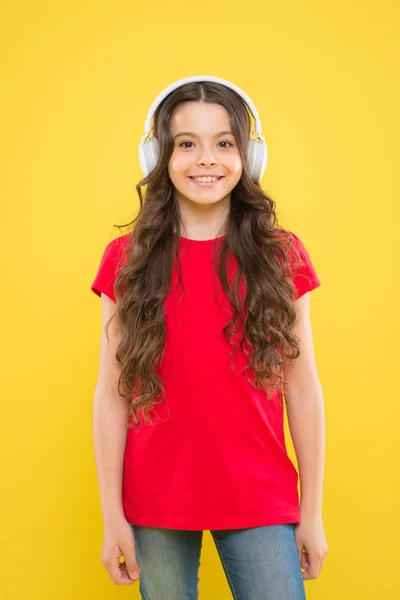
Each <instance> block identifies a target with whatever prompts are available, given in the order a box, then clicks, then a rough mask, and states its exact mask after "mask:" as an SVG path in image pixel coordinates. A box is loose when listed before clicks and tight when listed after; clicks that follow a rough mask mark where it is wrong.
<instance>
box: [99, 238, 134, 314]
mask: <svg viewBox="0 0 400 600" xmlns="http://www.w3.org/2000/svg"><path fill="white" fill-rule="evenodd" d="M126 238H127V235H124V236H120V237H118V238H115V240H112V241H111V242H110V243H109V244H108V245H107V246H106V248H105V250H104V252H103V256H102V258H101V261H100V265H99V268H98V271H97V275H96V277H95V279H94V281H93V283H92V285H91V288H90V289H91V290H92V291H93V292H94V293H95V294H97V296H101V293H102V292H103V293H104V294H106V296H108V297H109V298H111V300H114V302H116V298H115V293H114V284H115V281H116V279H117V276H118V274H119V272H120V270H121V268H122V266H123V264H124V253H123V250H124V248H125V246H126V244H125V243H124V242H125V240H126Z"/></svg>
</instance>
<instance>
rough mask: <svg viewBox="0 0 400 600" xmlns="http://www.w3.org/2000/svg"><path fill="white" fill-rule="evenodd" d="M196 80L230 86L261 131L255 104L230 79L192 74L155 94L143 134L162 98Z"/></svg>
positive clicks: (148, 130) (147, 130)
mask: <svg viewBox="0 0 400 600" xmlns="http://www.w3.org/2000/svg"><path fill="white" fill-rule="evenodd" d="M196 81H211V82H215V83H221V84H222V85H225V86H226V87H228V88H230V89H231V90H233V91H235V92H236V93H237V94H239V96H241V97H242V99H243V100H244V101H245V102H246V104H247V106H248V108H249V110H250V112H251V114H252V115H253V118H254V121H255V123H254V129H255V131H256V132H257V133H258V134H260V133H261V121H260V118H259V116H258V112H257V109H256V107H255V105H254V104H253V102H252V101H251V100H250V98H249V96H248V95H247V94H246V93H245V92H244V91H243V90H241V89H240V88H239V87H238V86H237V85H235V84H234V83H231V82H230V81H228V80H226V79H222V78H221V77H213V76H212V75H194V76H193V77H184V78H183V79H179V80H178V81H175V82H174V83H171V84H170V85H168V86H167V87H166V88H165V89H164V90H163V91H162V92H161V93H160V94H159V95H158V96H157V98H156V99H155V100H154V102H153V104H152V105H151V106H150V109H149V112H148V115H147V119H146V120H145V122H144V130H145V134H146V135H145V137H147V135H148V134H149V133H150V131H151V129H152V125H151V122H150V121H151V119H152V118H153V116H154V113H155V112H156V110H157V108H158V106H159V105H160V104H161V102H162V101H163V100H164V98H166V97H167V96H168V94H170V93H171V92H173V91H174V90H175V89H176V88H178V87H180V86H182V85H185V84H186V83H192V82H196Z"/></svg>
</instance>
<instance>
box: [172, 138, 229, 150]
mask: <svg viewBox="0 0 400 600" xmlns="http://www.w3.org/2000/svg"><path fill="white" fill-rule="evenodd" d="M219 143H220V144H229V146H233V144H232V143H231V142H228V140H224V141H222V142H219ZM184 144H192V142H182V143H181V144H179V147H183V146H184ZM229 146H223V148H229ZM185 148H186V149H188V148H187V146H185Z"/></svg>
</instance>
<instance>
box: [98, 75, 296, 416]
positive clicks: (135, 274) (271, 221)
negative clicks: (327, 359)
mask: <svg viewBox="0 0 400 600" xmlns="http://www.w3.org/2000/svg"><path fill="white" fill-rule="evenodd" d="M188 101H197V102H214V103H218V104H220V105H222V106H223V107H225V109H226V110H227V111H228V113H229V115H230V122H231V127H232V132H233V134H234V137H235V139H236V142H237V144H238V147H239V151H240V155H241V159H242V165H243V171H242V175H241V179H240V180H239V182H238V183H237V185H236V186H235V188H234V189H233V190H232V191H231V202H230V208H229V214H228V217H227V222H226V225H225V230H226V234H225V235H224V238H223V240H222V242H221V247H220V256H219V261H218V260H217V259H216V258H214V259H213V260H214V268H215V270H216V271H218V276H219V278H220V281H221V285H222V288H223V290H224V292H225V293H226V295H227V297H228V298H229V300H230V302H231V305H232V307H233V317H232V319H231V320H230V321H229V322H228V323H227V324H226V326H225V327H224V328H223V334H224V336H225V338H226V340H228V341H229V343H230V344H231V345H232V347H233V350H232V352H234V351H235V349H237V348H238V345H237V343H235V337H237V336H235V332H236V331H237V329H238V328H239V327H241V326H242V328H243V329H242V331H243V336H242V338H241V340H240V342H239V347H240V349H241V350H242V351H243V352H244V353H245V355H246V356H247V357H248V359H249V363H248V364H247V366H246V367H245V368H244V369H243V371H242V374H243V375H244V376H246V378H247V379H248V381H250V382H251V383H252V385H253V386H254V387H256V388H258V389H262V390H265V392H266V394H267V398H268V399H270V389H271V388H272V389H275V390H282V389H283V387H282V386H283V383H285V382H284V380H283V355H285V356H286V357H289V358H291V359H295V358H297V357H298V356H299V355H300V348H299V343H298V342H299V340H298V338H297V336H294V335H293V334H291V332H290V330H291V328H292V326H293V325H294V323H295V320H296V309H295V305H294V293H295V286H294V283H293V279H292V276H293V267H294V266H295V264H296V261H297V259H298V258H299V254H298V251H297V249H296V247H295V246H294V244H293V236H292V234H291V233H290V232H289V231H288V230H286V229H284V228H282V227H279V226H278V219H277V215H276V213H275V201H274V200H273V199H272V198H271V197H270V196H269V195H268V194H267V193H265V192H264V191H263V190H262V188H261V186H260V184H259V183H255V182H254V181H252V180H251V179H250V176H249V170H248V164H247V144H248V139H249V137H250V135H251V121H250V115H249V112H248V108H247V106H246V105H245V104H244V102H243V100H242V99H241V97H240V96H239V95H238V94H236V92H234V91H233V90H231V89H229V88H227V87H226V86H224V85H221V84H219V83H213V82H196V83H188V84H186V85H183V86H181V87H180V88H178V89H176V90H174V91H173V92H172V93H170V94H169V95H168V96H167V97H166V98H165V99H164V100H163V102H162V103H161V104H160V106H159V107H158V108H157V110H156V112H155V115H154V135H155V136H156V137H157V138H158V140H159V150H160V156H159V161H158V164H157V167H156V168H155V169H154V170H153V171H152V172H151V173H150V174H149V175H148V176H147V177H145V178H143V179H142V180H141V181H140V182H139V183H138V185H137V186H136V190H137V192H138V195H139V200H140V208H139V212H138V214H137V216H136V217H135V218H134V219H133V221H131V222H130V223H127V224H125V225H115V227H118V228H122V227H130V226H132V225H134V224H135V223H136V224H135V225H134V227H133V228H132V229H131V231H130V232H129V242H130V243H129V244H128V245H127V251H126V252H125V254H124V255H123V256H122V257H121V260H120V261H119V266H121V264H122V263H123V264H124V266H123V267H122V268H121V269H120V272H119V274H118V276H117V278H116V281H115V284H114V292H115V297H116V301H117V309H116V313H115V314H114V315H113V317H112V318H114V317H116V318H117V319H118V321H119V326H120V329H121V331H122V339H121V342H120V344H119V346H118V348H117V351H116V360H117V362H118V363H119V365H120V367H121V371H120V377H119V381H118V392H119V394H120V395H121V396H123V397H126V398H130V399H131V402H130V409H129V417H132V416H133V417H134V419H135V421H136V424H132V425H130V423H128V427H130V426H132V427H136V426H137V425H139V423H140V420H138V414H137V411H138V410H139V409H140V411H141V412H142V414H143V416H144V418H145V420H146V421H147V422H148V415H149V412H150V410H152V409H153V407H154V406H155V405H156V404H160V403H161V402H163V401H164V400H165V390H164V386H163V382H162V380H161V378H160V377H159V375H158V373H157V370H158V365H159V363H160V360H161V358H162V356H163V351H164V342H165V334H166V327H165V321H164V313H163V302H164V298H165V297H166V295H167V294H168V293H169V291H170V285H171V278H172V270H173V267H174V261H175V257H177V262H178V274H179V278H181V271H180V269H181V263H180V259H179V253H177V249H178V245H179V240H180V233H181V223H182V222H181V218H180V213H179V205H178V204H177V202H176V201H175V188H174V186H173V184H172V182H171V180H170V178H169V174H168V163H169V159H170V157H171V154H172V151H173V146H174V141H173V138H172V135H171V133H170V127H169V125H170V119H171V116H172V114H173V112H174V110H175V109H176V107H177V106H178V105H179V104H180V103H181V102H188ZM145 185H146V186H147V190H146V193H145V200H144V199H143V196H142V190H141V188H142V187H143V186H145ZM230 253H233V255H234V257H236V260H237V264H238V269H237V272H236V274H235V279H234V281H233V285H232V288H231V287H230V286H229V284H228V273H227V260H228V257H229V255H230ZM289 253H291V254H290V256H289ZM218 263H219V264H218ZM242 278H244V281H245V282H246V283H245V287H246V293H245V296H244V300H241V297H240V294H239V292H238V289H239V285H241V282H242ZM110 322H111V319H110V321H108V323H107V325H106V334H107V337H108V327H109V325H110ZM246 346H247V348H246ZM231 355H232V353H231V354H230V356H231ZM248 369H251V370H252V371H253V373H254V374H255V381H252V380H251V379H249V377H248V376H247V374H246V371H247V370H248ZM128 420H129V421H130V419H128Z"/></svg>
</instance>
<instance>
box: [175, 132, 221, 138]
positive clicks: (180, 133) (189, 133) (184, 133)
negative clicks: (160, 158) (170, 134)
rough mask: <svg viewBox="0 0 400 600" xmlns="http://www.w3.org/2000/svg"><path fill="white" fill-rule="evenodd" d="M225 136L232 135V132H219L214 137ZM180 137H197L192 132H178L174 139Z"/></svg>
mask: <svg viewBox="0 0 400 600" xmlns="http://www.w3.org/2000/svg"><path fill="white" fill-rule="evenodd" d="M226 134H230V135H233V133H232V131H220V132H219V133H216V134H215V136H214V137H220V136H221V135H226ZM180 135H190V136H192V137H195V138H198V137H199V136H198V135H197V134H196V133H193V132H192V131H180V132H179V133H177V134H176V135H174V139H175V138H177V137H179V136H180Z"/></svg>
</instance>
